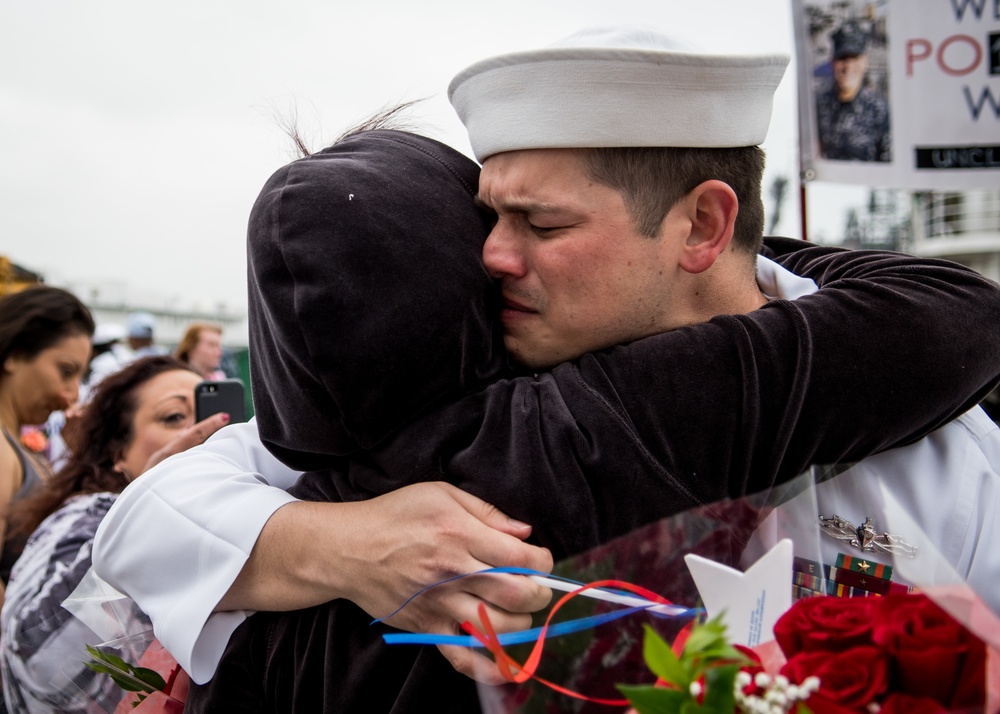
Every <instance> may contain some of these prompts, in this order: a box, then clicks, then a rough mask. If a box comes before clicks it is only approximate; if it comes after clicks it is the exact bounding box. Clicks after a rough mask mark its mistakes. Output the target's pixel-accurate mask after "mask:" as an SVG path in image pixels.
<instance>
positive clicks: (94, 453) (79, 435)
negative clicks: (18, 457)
mask: <svg viewBox="0 0 1000 714" xmlns="http://www.w3.org/2000/svg"><path fill="white" fill-rule="evenodd" d="M178 369H181V370H185V371H188V372H193V371H194V370H192V369H191V368H190V367H188V366H187V365H186V364H184V363H183V362H180V361H178V360H176V359H174V358H173V357H168V356H153V357H143V358H142V359H138V360H136V361H135V362H132V363H131V364H129V365H126V366H125V367H123V368H122V369H121V370H120V371H118V372H115V373H114V374H111V375H108V376H107V377H105V378H104V379H103V380H101V382H100V383H99V384H98V385H97V386H96V387H95V388H94V391H93V392H92V393H91V398H90V401H89V402H88V403H87V406H86V407H85V409H84V411H83V414H82V415H81V416H80V419H79V421H78V422H76V423H74V424H72V425H71V426H69V427H68V428H67V431H66V445H67V447H68V448H69V457H68V459H67V461H66V465H65V466H63V468H62V469H60V470H59V473H57V474H56V475H55V476H54V477H53V478H52V479H50V480H49V481H48V482H47V483H46V484H45V485H44V486H42V487H40V488H38V489H36V490H35V491H34V492H33V493H32V494H30V495H29V496H28V497H26V498H24V499H21V500H19V501H15V502H14V503H13V504H11V509H10V515H9V523H10V524H11V530H12V532H15V533H20V534H23V535H28V534H30V533H31V532H32V531H34V530H35V528H37V527H38V524H39V523H41V522H42V521H43V520H45V518H46V517H47V516H49V515H50V514H51V513H53V512H54V511H55V510H56V509H58V508H59V507H60V506H61V505H62V504H63V503H64V502H65V501H66V499H68V498H70V497H71V496H76V495H78V494H81V493H100V492H102V491H109V492H112V493H119V492H120V491H121V490H122V489H123V488H125V486H126V485H128V480H127V479H126V478H125V476H123V475H122V474H121V473H119V472H117V471H115V462H116V461H117V460H118V459H120V458H121V456H122V453H123V452H124V451H125V449H126V448H127V447H128V445H129V444H130V443H131V441H132V439H133V437H134V436H135V434H134V433H133V428H132V426H133V424H132V422H133V420H134V419H135V413H136V410H137V409H138V407H139V404H138V400H137V398H136V393H137V392H138V390H139V387H141V386H142V385H143V384H145V383H146V382H148V381H149V380H150V379H152V378H153V377H156V376H157V375H159V374H162V373H163V372H172V371H174V370H178Z"/></svg>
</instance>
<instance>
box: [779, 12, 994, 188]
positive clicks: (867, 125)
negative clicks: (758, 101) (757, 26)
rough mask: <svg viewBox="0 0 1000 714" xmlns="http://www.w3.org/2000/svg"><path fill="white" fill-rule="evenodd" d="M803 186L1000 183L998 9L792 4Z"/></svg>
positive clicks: (971, 185)
mask: <svg viewBox="0 0 1000 714" xmlns="http://www.w3.org/2000/svg"><path fill="white" fill-rule="evenodd" d="M792 16H793V18H794V23H795V35H796V38H795V41H796V50H797V53H796V54H797V65H798V86H799V97H800V101H799V122H800V133H799V134H800V142H801V145H800V152H801V166H802V171H803V178H805V179H806V180H822V181H836V182H844V183H854V184H864V185H869V186H887V187H893V188H907V189H926V190H931V189H969V188H991V187H996V186H1000V0H877V1H870V2H860V1H854V2H850V1H849V2H845V1H844V0H792Z"/></svg>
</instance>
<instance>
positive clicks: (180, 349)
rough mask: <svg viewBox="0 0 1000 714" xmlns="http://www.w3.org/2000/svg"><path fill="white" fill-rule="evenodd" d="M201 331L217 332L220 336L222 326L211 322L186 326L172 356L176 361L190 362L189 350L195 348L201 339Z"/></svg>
mask: <svg viewBox="0 0 1000 714" xmlns="http://www.w3.org/2000/svg"><path fill="white" fill-rule="evenodd" d="M202 330H209V331H210V332H217V333H218V334H220V335H221V334H222V325H216V324H213V323H211V322H192V323H191V324H190V325H188V328H187V329H186V330H185V331H184V336H183V337H182V338H181V341H180V342H179V343H178V344H177V349H176V350H174V356H175V357H176V358H177V359H179V360H180V361H181V362H185V363H187V362H189V361H190V360H191V350H193V349H194V348H195V345H197V344H198V340H199V339H201V331H202Z"/></svg>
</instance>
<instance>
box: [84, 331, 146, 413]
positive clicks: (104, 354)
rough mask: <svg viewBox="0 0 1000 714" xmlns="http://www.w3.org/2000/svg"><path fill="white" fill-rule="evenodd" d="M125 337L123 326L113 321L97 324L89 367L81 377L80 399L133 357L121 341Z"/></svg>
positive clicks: (85, 397)
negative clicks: (81, 390)
mask: <svg viewBox="0 0 1000 714" xmlns="http://www.w3.org/2000/svg"><path fill="white" fill-rule="evenodd" d="M124 339H125V328H124V327H122V326H121V325H119V324H117V323H113V322H105V323H101V324H99V325H97V329H95V330H94V338H93V339H92V340H91V344H92V345H93V353H92V354H91V357H90V367H89V369H88V370H87V374H86V375H85V376H84V378H83V394H81V395H80V401H81V402H84V401H86V400H87V396H86V393H87V392H88V391H89V390H91V389H93V388H94V387H96V386H97V385H98V383H99V382H100V381H101V380H102V379H104V378H105V377H107V376H108V375H109V374H114V373H115V372H117V371H118V370H120V369H121V368H122V367H124V366H125V365H127V364H128V363H129V362H131V361H132V360H133V359H134V358H135V357H134V355H133V354H132V351H131V350H130V349H128V348H127V347H126V346H125V345H124V344H123V343H122V341H123V340H124Z"/></svg>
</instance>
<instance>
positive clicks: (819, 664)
mask: <svg viewBox="0 0 1000 714" xmlns="http://www.w3.org/2000/svg"><path fill="white" fill-rule="evenodd" d="M781 673H782V674H783V675H785V676H786V677H788V679H789V680H790V681H792V682H795V683H797V684H801V683H802V682H803V681H804V680H805V678H806V677H809V676H816V677H819V691H818V692H817V694H818V695H819V696H820V697H821V698H825V699H828V700H830V701H831V702H836V703H837V704H838V705H840V707H842V708H844V709H849V710H853V711H867V706H868V705H869V704H871V703H872V702H874V701H876V700H877V699H878V697H879V696H880V695H881V694H882V693H884V692H885V690H886V688H887V687H888V686H889V663H888V661H887V660H886V657H885V655H884V654H883V653H882V652H880V651H879V650H878V649H876V648H875V647H871V646H870V645H865V646H862V647H854V648H852V649H849V650H844V651H842V652H823V651H814V652H800V653H799V654H797V655H795V656H794V657H791V658H790V659H789V660H788V662H787V663H786V664H785V666H784V667H782V668H781ZM808 703H809V706H810V708H813V706H812V705H813V698H812V697H810V699H809V702H808ZM814 711H815V709H814Z"/></svg>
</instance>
